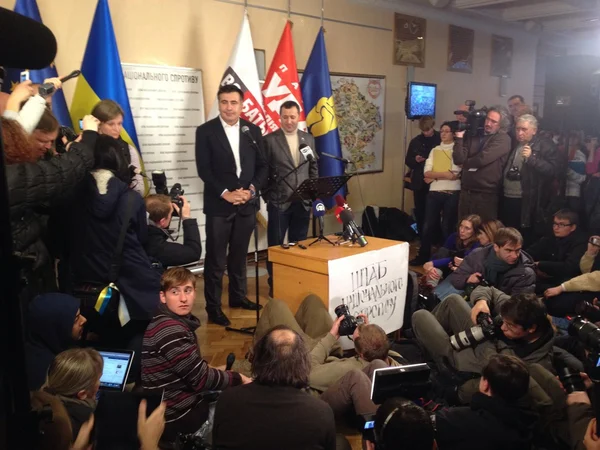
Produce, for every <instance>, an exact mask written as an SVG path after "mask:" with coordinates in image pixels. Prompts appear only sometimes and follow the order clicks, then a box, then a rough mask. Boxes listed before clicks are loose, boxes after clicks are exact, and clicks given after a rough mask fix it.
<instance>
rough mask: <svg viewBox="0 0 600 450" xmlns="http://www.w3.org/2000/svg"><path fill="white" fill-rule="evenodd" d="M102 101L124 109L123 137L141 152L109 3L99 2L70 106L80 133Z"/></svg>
mask: <svg viewBox="0 0 600 450" xmlns="http://www.w3.org/2000/svg"><path fill="white" fill-rule="evenodd" d="M100 100H114V101H115V102H117V103H118V104H119V105H121V108H123V111H124V113H125V117H123V131H122V132H121V137H122V138H123V140H125V141H126V142H127V143H129V144H130V145H133V146H134V147H135V148H136V149H138V151H139V148H140V145H139V142H138V138H137V134H136V132H135V125H134V123H133V115H132V114H131V107H130V106H129V98H128V97H127V88H126V87H125V78H123V70H122V68H121V59H120V58H119V50H118V49H117V41H116V39H115V32H114V30H113V26H112V19H111V18H110V9H109V8H108V1H107V0H99V1H98V6H97V7H96V12H95V14H94V20H93V22H92V29H91V31H90V36H89V38H88V43H87V47H86V48H85V54H84V55H83V64H82V66H81V75H79V78H78V79H77V87H76V88H75V95H74V96H73V102H72V103H71V118H72V119H73V123H74V124H75V126H76V127H77V129H78V130H79V119H81V118H83V116H85V115H86V114H90V112H91V111H92V108H94V106H96V104H97V103H98V102H99V101H100ZM140 161H141V158H140Z"/></svg>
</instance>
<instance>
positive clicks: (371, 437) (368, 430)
mask: <svg viewBox="0 0 600 450" xmlns="http://www.w3.org/2000/svg"><path fill="white" fill-rule="evenodd" d="M362 436H363V439H365V440H367V441H371V442H375V421H374V420H367V421H366V422H365V425H364V426H363V430H362Z"/></svg>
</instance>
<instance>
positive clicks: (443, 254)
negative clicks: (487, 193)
mask: <svg viewBox="0 0 600 450" xmlns="http://www.w3.org/2000/svg"><path fill="white" fill-rule="evenodd" d="M480 224H481V218H480V217H479V216H478V215H477V214H472V215H470V216H467V217H465V218H464V219H463V220H461V222H460V225H459V227H458V231H455V232H454V233H452V234H451V235H450V236H448V239H446V242H445V243H444V245H443V246H442V247H440V248H439V249H438V251H437V252H436V253H435V254H434V255H433V260H432V261H429V262H427V263H425V264H424V265H423V270H424V271H425V274H426V275H427V283H428V284H429V285H430V286H437V284H438V283H439V282H440V281H441V279H442V278H444V277H445V276H447V275H448V274H449V273H450V272H453V271H455V270H456V268H457V267H458V266H460V263H462V260H463V259H464V257H465V256H467V255H468V254H469V253H471V252H472V251H473V250H474V249H476V248H477V247H479V240H478V232H479V226H480Z"/></svg>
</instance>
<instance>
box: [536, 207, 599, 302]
mask: <svg viewBox="0 0 600 450" xmlns="http://www.w3.org/2000/svg"><path fill="white" fill-rule="evenodd" d="M577 224H578V215H577V213H576V212H573V211H570V210H568V209H561V210H560V211H558V212H557V213H556V214H554V219H553V222H552V232H553V234H554V235H553V236H547V237H543V238H541V239H540V240H539V241H537V242H536V243H535V244H533V245H532V246H531V247H529V248H528V249H527V253H529V255H530V256H531V257H532V258H533V260H534V261H535V272H536V277H537V278H536V282H535V292H536V293H537V294H540V295H542V294H543V293H544V292H545V291H546V289H548V288H551V287H554V286H560V284H561V283H563V282H565V281H567V280H570V279H571V278H574V277H576V276H578V275H581V270H580V269H579V261H580V260H581V257H582V256H583V255H584V253H585V251H586V249H587V237H586V236H585V234H584V233H582V232H580V231H579V230H578V228H577Z"/></svg>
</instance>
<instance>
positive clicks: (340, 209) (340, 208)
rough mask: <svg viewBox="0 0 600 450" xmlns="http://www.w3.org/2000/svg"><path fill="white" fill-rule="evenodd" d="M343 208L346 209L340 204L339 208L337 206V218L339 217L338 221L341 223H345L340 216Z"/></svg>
mask: <svg viewBox="0 0 600 450" xmlns="http://www.w3.org/2000/svg"><path fill="white" fill-rule="evenodd" d="M343 210H344V207H343V206H338V207H337V208H335V218H336V219H337V221H338V222H339V223H343V222H342V218H341V217H340V214H341V212H342V211H343Z"/></svg>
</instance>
